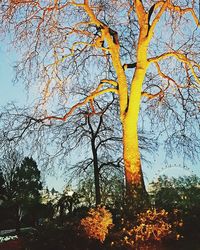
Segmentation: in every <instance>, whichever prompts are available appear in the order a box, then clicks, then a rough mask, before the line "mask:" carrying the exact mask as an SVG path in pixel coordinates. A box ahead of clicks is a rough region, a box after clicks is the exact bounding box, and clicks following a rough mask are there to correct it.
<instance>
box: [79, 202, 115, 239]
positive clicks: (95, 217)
mask: <svg viewBox="0 0 200 250" xmlns="http://www.w3.org/2000/svg"><path fill="white" fill-rule="evenodd" d="M81 226H82V227H83V229H84V231H85V233H86V235H87V237H88V238H93V239H97V240H99V241H101V242H104V240H105V238H106V235H107V234H108V229H109V228H111V227H112V226H113V223H112V214H111V213H110V212H109V211H108V210H107V209H105V207H100V206H99V207H97V208H96V209H90V210H89V212H88V216H87V217H86V218H83V219H82V220H81Z"/></svg>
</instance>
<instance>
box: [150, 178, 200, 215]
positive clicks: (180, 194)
mask: <svg viewBox="0 0 200 250" xmlns="http://www.w3.org/2000/svg"><path fill="white" fill-rule="evenodd" d="M151 185H152V188H153V195H154V196H155V206H156V207H157V208H164V209H166V210H168V211H172V210H173V209H180V210H181V211H183V212H184V213H186V214H188V213H191V214H195V213H196V211H198V209H199V201H200V189H199V185H200V178H199V177H197V176H195V175H193V176H183V177H179V178H169V177H167V176H165V175H164V176H160V177H159V178H158V180H157V182H153V183H152V184H151Z"/></svg>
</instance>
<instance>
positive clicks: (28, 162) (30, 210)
mask: <svg viewBox="0 0 200 250" xmlns="http://www.w3.org/2000/svg"><path fill="white" fill-rule="evenodd" d="M12 156H13V157H12V159H11V158H8V159H4V162H3V164H4V165H3V166H1V167H2V173H3V175H2V176H3V181H4V183H3V191H4V192H3V193H4V195H3V202H2V204H1V210H2V212H3V214H5V215H6V218H7V220H8V218H13V219H14V220H15V223H16V225H13V226H16V228H18V229H19V225H20V222H21V220H22V218H23V217H24V215H25V214H28V217H27V220H28V221H29V223H31V224H35V222H36V218H37V215H36V214H37V213H38V209H37V208H38V206H39V203H40V193H39V191H40V190H41V188H42V184H41V181H40V171H39V170H38V167H37V164H36V162H35V161H34V160H33V159H32V158H28V157H25V158H24V159H23V161H22V162H21V164H20V161H19V159H18V155H17V154H15V153H14V154H12ZM10 163H11V164H10ZM6 211H9V212H6ZM4 220H5V218H4Z"/></svg>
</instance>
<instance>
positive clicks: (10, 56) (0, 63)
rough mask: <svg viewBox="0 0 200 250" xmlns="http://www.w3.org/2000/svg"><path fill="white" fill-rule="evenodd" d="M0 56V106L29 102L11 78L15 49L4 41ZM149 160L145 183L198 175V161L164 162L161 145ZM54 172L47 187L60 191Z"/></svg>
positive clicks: (59, 178) (58, 177) (61, 181)
mask: <svg viewBox="0 0 200 250" xmlns="http://www.w3.org/2000/svg"><path fill="white" fill-rule="evenodd" d="M0 58H1V60H0V89H1V96H0V106H5V105H6V104H7V103H8V102H11V101H14V102H15V103H16V104H17V105H24V104H25V103H27V101H28V102H29V101H30V102H31V100H29V99H27V95H26V91H25V89H24V88H23V85H22V84H20V82H19V83H17V84H14V85H13V79H14V76H15V72H14V69H13V66H14V63H15V59H16V54H15V51H10V52H9V51H7V49H6V46H5V42H4V43H3V42H1V43H0ZM29 98H30V97H29ZM151 161H152V166H148V165H147V164H144V168H143V170H144V178H145V182H146V184H148V183H150V182H151V181H153V180H155V179H156V178H157V177H158V176H159V175H163V174H165V175H168V176H170V177H178V176H183V175H192V174H196V175H198V176H200V162H197V163H195V164H193V163H187V167H185V166H184V162H183V158H182V157H178V156H176V157H174V158H173V159H171V160H168V161H167V162H166V159H165V153H164V151H163V149H162V147H161V148H160V149H159V150H158V152H157V153H156V154H155V156H154V157H152V159H151ZM38 165H39V164H38ZM55 172H56V171H55ZM56 174H57V175H56V176H53V175H52V176H47V177H46V184H47V186H48V188H49V189H51V188H53V187H54V188H55V189H56V190H58V191H62V190H63V188H64V186H65V181H64V178H65V176H62V172H60V171H59V172H56Z"/></svg>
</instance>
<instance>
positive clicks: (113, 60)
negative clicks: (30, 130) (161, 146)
mask: <svg viewBox="0 0 200 250" xmlns="http://www.w3.org/2000/svg"><path fill="white" fill-rule="evenodd" d="M1 7H2V11H1V20H2V25H4V28H5V29H4V31H6V30H11V31H12V30H13V29H14V31H15V32H14V33H13V35H14V40H13V41H14V44H16V46H17V47H18V48H21V49H22V50H21V51H22V52H23V55H22V60H21V61H20V62H19V64H18V67H17V77H18V78H20V77H21V76H23V79H24V80H25V81H26V82H27V83H28V84H29V85H30V84H32V83H35V82H37V83H38V84H39V92H40V93H41V94H42V98H41V99H39V102H38V103H37V107H39V106H40V107H41V106H42V109H41V112H42V113H41V116H40V117H37V119H38V121H41V122H43V123H45V124H49V123H52V122H53V120H58V121H60V122H63V121H66V120H67V118H68V117H69V116H70V115H72V114H73V113H75V112H76V109H77V108H78V107H80V106H84V105H86V104H87V103H89V104H90V106H91V110H92V111H93V112H94V113H95V112H96V113H98V111H99V110H98V106H97V105H95V102H94V99H96V100H98V99H99V98H101V95H105V96H107V98H109V93H110V92H112V93H113V92H114V93H115V94H117V95H118V97H119V111H120V112H119V113H120V120H121V123H122V134H123V158H124V166H125V176H126V188H127V195H128V196H129V197H131V196H133V195H135V193H134V192H135V191H134V190H135V188H137V189H140V190H142V193H144V191H145V188H144V180H143V174H142V168H141V159H140V152H139V142H138V121H139V111H140V108H141V105H140V104H141V100H143V101H144V102H143V104H145V102H146V100H150V104H147V106H146V107H148V110H152V107H153V110H154V108H155V107H157V110H158V111H156V112H157V113H156V115H155V113H154V112H152V113H153V117H154V118H156V121H158V119H157V118H158V117H159V121H160V120H161V121H163V127H164V131H166V132H167V133H168V132H169V131H170V128H172V129H173V134H170V135H168V134H167V141H168V145H169V146H170V149H171V148H173V146H174V145H178V147H177V149H179V150H180V149H181V150H182V149H183V152H185V153H186V152H187V151H186V150H185V149H186V148H187V146H188V145H190V146H192V148H193V149H194V150H192V154H194V153H195V152H197V151H196V149H197V148H198V147H199V141H198V140H197V139H196V135H197V133H198V132H197V133H196V128H197V127H198V119H199V107H198V97H199V68H200V66H199V40H200V39H199V30H198V27H199V22H198V18H197V8H198V3H197V2H196V1H192V0H191V1H172V0H166V1H148V3H146V2H145V3H143V2H142V1H141V0H134V1H126V0H121V1H117V2H116V1H109V2H108V1H98V0H96V1H93V2H91V1H88V0H84V1H78V2H76V1H71V2H67V1H57V0H55V1H46V2H45V3H44V2H43V1H39V0H38V1H25V2H24V1H9V2H7V1H2V2H1ZM2 27H3V26H2ZM188 27H189V28H188ZM2 29H3V28H2ZM166 30H167V32H166ZM129 69H131V71H129ZM26 72H27V73H28V74H26ZM35 79H37V81H35ZM82 85H87V86H88V89H90V92H89V93H88V96H87V97H85V96H83V95H82V93H81V92H80V91H78V92H77V94H76V95H74V92H73V97H72V96H71V95H70V92H71V89H73V88H74V89H76V90H81V86H82ZM143 98H144V99H143ZM52 101H53V104H54V108H53V109H52V108H51V107H52V106H51V105H49V104H51V103H52ZM62 102H64V103H66V107H68V108H66V109H65V110H64V111H63V112H61V111H59V109H57V107H58V106H59V103H62ZM38 104H40V105H39V106H38ZM57 104H58V106H57ZM45 105H46V107H45ZM142 107H144V106H143V105H142ZM180 110H181V111H182V113H181V114H180ZM49 113H51V114H52V115H49ZM142 118H143V117H142ZM192 121H196V123H195V122H192ZM145 122H146V120H145V119H144V123H145ZM152 123H153V124H154V123H155V122H154V121H152ZM194 139H195V140H194ZM172 142H175V143H172ZM194 142H195V143H194ZM133 191H134V192H133ZM143 197H144V196H143Z"/></svg>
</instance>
